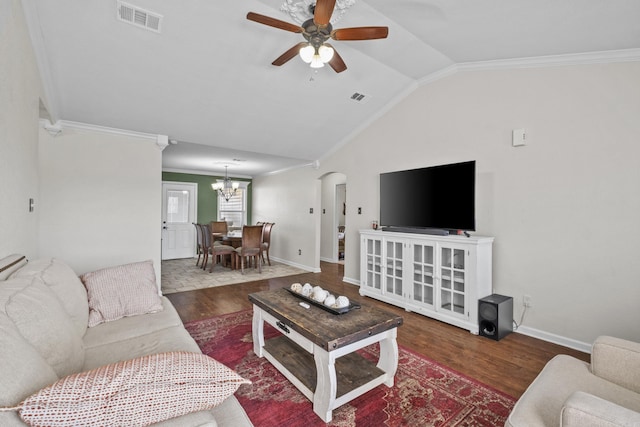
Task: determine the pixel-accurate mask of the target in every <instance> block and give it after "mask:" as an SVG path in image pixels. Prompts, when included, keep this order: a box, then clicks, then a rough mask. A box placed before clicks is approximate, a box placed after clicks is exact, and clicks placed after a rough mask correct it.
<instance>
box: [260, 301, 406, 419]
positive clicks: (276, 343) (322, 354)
mask: <svg viewBox="0 0 640 427" xmlns="http://www.w3.org/2000/svg"><path fill="white" fill-rule="evenodd" d="M264 323H268V324H270V325H271V326H273V327H274V328H276V329H277V330H278V331H279V332H280V333H281V334H282V335H279V336H277V337H275V338H271V339H268V340H265V338H264ZM396 334H397V331H396V327H395V325H394V327H392V328H391V329H387V330H384V331H383V332H380V333H377V334H373V335H368V334H367V336H366V337H365V338H361V339H359V340H355V341H354V342H351V343H350V344H346V345H344V346H343V347H339V348H336V349H335V350H331V351H327V350H325V349H324V348H323V347H321V346H319V345H317V344H315V343H314V342H312V341H310V340H309V339H308V338H305V337H304V336H302V335H301V334H299V333H297V332H296V331H295V330H293V329H292V328H291V327H287V326H286V325H284V324H283V323H282V322H281V321H280V320H279V319H277V318H275V317H274V316H273V315H271V314H270V313H268V312H267V311H265V310H263V309H261V308H260V307H259V306H257V305H255V304H254V306H253V350H254V352H255V354H256V355H257V356H258V357H265V358H266V359H267V360H268V361H269V362H271V364H272V365H273V366H274V367H275V368H276V369H277V370H278V371H280V373H282V374H283V375H284V376H285V377H286V378H287V379H288V380H289V382H291V383H292V384H293V385H294V386H295V387H296V388H298V390H300V391H301V392H302V394H304V396H305V397H306V398H307V399H309V400H310V401H311V402H312V403H313V411H314V412H315V413H316V414H317V415H318V416H319V417H320V418H321V419H322V420H323V421H324V422H327V423H328V422H329V421H331V418H332V411H333V410H334V409H336V408H338V407H340V406H342V405H344V404H345V403H347V402H349V401H351V400H353V399H355V398H356V397H358V396H361V395H362V394H364V393H366V392H367V391H369V390H372V389H373V388H375V387H377V386H379V385H380V384H384V385H386V386H387V387H392V386H393V379H394V375H395V372H396V369H397V367H398V345H397V343H396ZM375 343H379V346H380V355H379V358H378V360H377V363H375V362H372V361H370V360H367V359H366V358H364V357H362V356H361V355H359V354H357V353H356V351H357V350H359V349H361V348H364V347H366V346H369V345H372V344H375Z"/></svg>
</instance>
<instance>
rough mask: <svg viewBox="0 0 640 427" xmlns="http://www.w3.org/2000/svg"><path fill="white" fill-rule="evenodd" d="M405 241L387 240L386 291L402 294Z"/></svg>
mask: <svg viewBox="0 0 640 427" xmlns="http://www.w3.org/2000/svg"><path fill="white" fill-rule="evenodd" d="M403 246H404V243H403V242H398V241H391V240H387V246H386V250H387V253H386V262H387V265H386V271H385V284H386V287H385V292H386V293H387V294H392V295H397V296H402V257H403Z"/></svg>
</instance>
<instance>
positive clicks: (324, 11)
mask: <svg viewBox="0 0 640 427" xmlns="http://www.w3.org/2000/svg"><path fill="white" fill-rule="evenodd" d="M335 4H336V0H317V2H316V4H315V6H313V5H312V6H311V7H310V11H311V12H312V13H313V18H311V19H309V20H307V21H305V22H304V23H302V26H298V25H295V24H291V23H289V22H285V21H281V20H279V19H276V18H271V17H269V16H265V15H260V14H259V13H254V12H249V13H247V19H248V20H250V21H254V22H258V23H260V24H264V25H268V26H270V27H275V28H279V29H281V30H285V31H290V32H292V33H302V36H303V37H304V38H305V40H306V41H304V42H300V43H298V44H297V45H295V46H293V47H292V48H291V49H289V50H287V51H286V52H285V53H283V54H282V55H280V56H279V57H278V58H276V60H275V61H273V62H272V64H273V65H277V66H280V65H282V64H284V63H286V62H287V61H289V60H291V59H292V58H293V57H295V56H296V55H298V54H299V55H300V57H301V58H302V60H303V61H305V62H306V63H308V64H310V65H311V67H312V68H320V67H323V66H324V64H326V63H328V64H329V65H330V66H331V68H333V70H334V71H335V72H336V73H341V72H343V71H344V70H346V69H347V66H346V64H345V63H344V61H343V60H342V58H341V57H340V55H338V52H336V51H335V49H334V48H333V46H331V45H330V44H329V43H327V40H329V39H333V40H373V39H384V38H386V37H387V35H388V34H389V28H388V27H354V28H340V29H337V30H334V29H333V27H332V26H331V23H330V22H329V20H330V19H331V14H332V13H333V8H334V7H335Z"/></svg>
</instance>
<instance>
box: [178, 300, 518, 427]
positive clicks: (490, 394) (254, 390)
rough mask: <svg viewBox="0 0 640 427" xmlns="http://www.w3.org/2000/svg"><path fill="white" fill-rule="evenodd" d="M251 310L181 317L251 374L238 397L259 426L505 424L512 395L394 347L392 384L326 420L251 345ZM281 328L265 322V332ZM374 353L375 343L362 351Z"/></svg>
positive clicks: (199, 338) (204, 345) (200, 339)
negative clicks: (395, 359) (396, 352)
mask: <svg viewBox="0 0 640 427" xmlns="http://www.w3.org/2000/svg"><path fill="white" fill-rule="evenodd" d="M251 319H252V311H251V310H244V311H240V312H237V313H231V314H227V315H224V316H218V317H212V318H208V319H204V320H197V321H193V322H189V323H186V324H185V326H186V328H187V330H188V331H189V333H190V334H191V336H193V337H194V339H195V340H196V342H197V343H198V345H199V346H200V348H201V349H202V352H203V353H205V354H207V355H209V356H211V357H213V358H214V359H216V360H218V361H220V362H222V363H224V364H225V365H227V366H229V367H230V368H233V369H234V370H236V372H238V373H239V374H240V375H242V376H243V377H244V378H247V379H249V380H251V381H252V384H251V385H242V386H241V387H240V388H239V389H238V391H237V392H236V394H235V395H236V397H237V398H238V400H239V401H240V403H241V404H242V406H243V407H244V409H245V411H246V412H247V414H248V415H249V418H250V419H251V421H252V422H253V424H254V425H255V426H257V427H270V426H274V427H275V426H278V427H280V426H286V427H303V426H304V427H315V426H334V427H347V426H349V427H351V426H363V427H371V426H386V427H392V426H394V427H395V426H442V427H445V426H446V427H452V426H456V427H458V426H486V427H489V426H491V427H494V426H503V425H504V422H505V420H506V418H507V416H508V414H509V412H510V410H511V408H512V407H513V405H514V403H515V400H514V399H513V398H512V397H510V396H508V395H506V394H504V393H501V392H500V391H497V390H495V389H493V388H491V387H489V386H487V385H484V384H482V383H480V382H478V381H476V380H474V379H471V378H469V377H466V376H464V375H462V374H460V373H458V372H456V371H454V370H452V369H450V368H447V367H446V366H443V365H440V364H438V363H436V362H434V361H432V360H429V359H427V358H425V357H424V356H421V355H419V354H417V353H415V352H413V351H411V350H409V349H407V348H404V347H403V346H398V347H399V363H398V371H397V372H396V376H395V385H394V386H393V387H391V388H389V387H386V386H385V385H380V386H378V387H376V388H375V389H373V390H371V391H369V392H367V393H365V394H364V395H362V396H360V397H358V398H356V399H354V400H352V401H351V402H349V403H347V404H345V405H343V406H341V407H340V408H338V409H336V410H334V411H333V420H332V421H331V422H330V423H328V424H325V423H324V422H323V421H322V420H321V419H320V418H319V417H318V416H317V415H316V414H315V413H314V412H313V408H312V403H311V402H310V401H309V400H308V399H306V398H305V397H304V395H303V394H302V393H301V392H300V391H299V390H298V389H297V388H295V387H294V386H293V385H292V384H291V383H290V382H289V381H288V380H287V379H286V378H285V377H284V376H283V375H282V374H281V373H280V372H278V371H277V370H276V369H275V368H274V367H273V366H272V365H271V363H270V362H268V361H267V360H266V359H265V358H258V357H257V356H256V355H255V354H254V352H253V341H252V335H251ZM277 334H279V332H278V331H276V330H275V329H273V328H271V327H270V326H269V325H265V339H268V338H270V337H273V336H276V335H277ZM360 354H362V355H363V356H364V357H367V358H370V359H372V360H377V356H378V346H377V344H376V345H373V346H370V347H367V348H365V349H363V350H360Z"/></svg>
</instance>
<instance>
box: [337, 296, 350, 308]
mask: <svg viewBox="0 0 640 427" xmlns="http://www.w3.org/2000/svg"><path fill="white" fill-rule="evenodd" d="M335 307H336V308H345V307H349V298H347V297H345V296H342V295H340V296H339V297H338V298H336V303H335Z"/></svg>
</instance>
